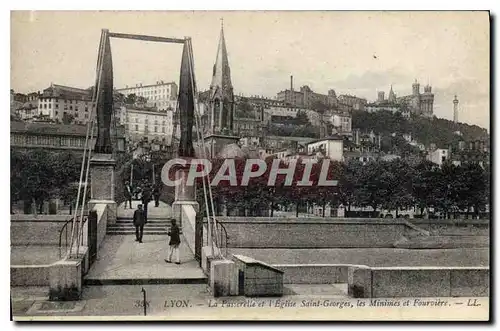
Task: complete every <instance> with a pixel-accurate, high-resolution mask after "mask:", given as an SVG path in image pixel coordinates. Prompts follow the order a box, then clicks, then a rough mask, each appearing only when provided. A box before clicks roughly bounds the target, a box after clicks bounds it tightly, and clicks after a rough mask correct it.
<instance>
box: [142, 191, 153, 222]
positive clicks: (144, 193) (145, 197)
mask: <svg viewBox="0 0 500 331" xmlns="http://www.w3.org/2000/svg"><path fill="white" fill-rule="evenodd" d="M141 198H142V199H141V200H142V204H143V205H144V223H147V222H148V203H149V201H151V188H150V187H149V184H145V185H144V188H143V190H142V197H141Z"/></svg>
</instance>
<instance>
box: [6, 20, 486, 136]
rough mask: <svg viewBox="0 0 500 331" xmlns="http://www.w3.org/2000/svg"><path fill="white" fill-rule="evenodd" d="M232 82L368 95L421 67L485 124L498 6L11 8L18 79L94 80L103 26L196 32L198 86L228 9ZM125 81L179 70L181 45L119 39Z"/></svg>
mask: <svg viewBox="0 0 500 331" xmlns="http://www.w3.org/2000/svg"><path fill="white" fill-rule="evenodd" d="M221 17H223V18H224V32H225V37H226V43H227V48H228V53H229V63H230V65H231V75H232V81H233V85H234V89H235V92H236V93H238V94H240V93H242V94H245V95H264V96H268V97H274V96H275V95H276V93H277V92H279V91H281V90H284V89H286V88H288V87H289V84H290V75H293V76H294V86H295V87H296V88H298V87H300V86H302V85H309V86H310V87H311V88H312V89H313V90H314V91H316V92H319V93H326V92H327V91H328V89H330V88H333V89H335V91H336V92H337V95H339V94H353V95H357V96H360V97H365V98H367V99H368V100H369V101H370V100H374V99H375V98H376V94H377V91H380V90H384V91H386V94H387V93H388V91H389V87H390V85H391V84H392V85H393V89H394V91H395V92H396V94H397V95H406V94H410V93H411V84H412V83H413V82H414V80H415V79H417V80H418V81H419V82H420V83H421V88H422V89H423V86H424V85H426V84H428V83H430V84H431V85H432V87H433V92H434V93H435V103H434V113H435V114H436V116H438V117H442V118H447V119H452V118H453V110H452V107H453V104H452V100H453V96H454V94H457V95H458V98H459V100H460V111H461V113H460V121H462V122H467V123H470V124H477V125H480V126H482V127H488V126H489V124H490V116H489V112H490V111H489V89H490V84H489V71H490V68H489V37H490V36H489V17H488V14H487V13H486V12H311V11H310V12H215V11H212V12H201V11H200V12H158V11H156V12H153V11H150V12H130V11H129V12H125V11H124V12H92V11H72V12H70V11H68V12H63V11H58V12H51V11H44V12H41V11H37V12H12V16H11V18H12V19H11V88H13V89H14V90H16V91H19V92H31V91H38V90H43V89H44V88H47V87H48V86H49V85H50V83H55V84H62V85H70V86H75V87H84V88H85V87H88V86H90V85H92V84H93V82H94V80H95V69H96V60H97V48H98V45H99V38H100V32H101V29H102V28H108V29H109V30H110V31H112V32H121V33H136V34H148V35H155V36H165V37H180V38H182V37H184V36H190V37H192V40H193V50H194V60H195V73H196V79H197V82H198V86H199V89H201V90H204V89H207V88H208V86H209V84H210V78H211V72H212V66H213V63H214V61H215V55H216V51H217V43H218V39H219V32H220V24H221V21H220V18H221ZM111 48H112V52H113V65H114V75H115V76H114V77H115V86H116V87H125V85H134V84H135V83H139V82H141V83H143V84H151V83H155V82H156V81H157V80H164V81H176V82H178V80H179V68H180V57H181V52H182V46H180V45H177V44H162V43H150V42H139V41H132V40H119V39H113V40H112V41H111Z"/></svg>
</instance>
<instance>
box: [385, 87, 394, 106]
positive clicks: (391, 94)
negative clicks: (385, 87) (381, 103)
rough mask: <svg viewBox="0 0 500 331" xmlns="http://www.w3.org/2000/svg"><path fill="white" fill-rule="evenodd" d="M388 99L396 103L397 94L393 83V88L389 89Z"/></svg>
mask: <svg viewBox="0 0 500 331" xmlns="http://www.w3.org/2000/svg"><path fill="white" fill-rule="evenodd" d="M387 101H389V103H396V94H394V91H393V90H392V85H391V90H390V91H389V99H388V100H387Z"/></svg>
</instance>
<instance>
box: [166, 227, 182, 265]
mask: <svg viewBox="0 0 500 331" xmlns="http://www.w3.org/2000/svg"><path fill="white" fill-rule="evenodd" d="M168 235H169V236H170V243H169V253H168V258H167V259H166V260H165V262H167V263H172V255H173V254H174V253H175V264H181V260H180V256H179V255H180V252H179V246H180V244H181V238H180V231H179V227H178V226H177V224H175V220H174V219H172V226H171V227H170V231H169V232H168Z"/></svg>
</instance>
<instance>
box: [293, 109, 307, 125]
mask: <svg viewBox="0 0 500 331" xmlns="http://www.w3.org/2000/svg"><path fill="white" fill-rule="evenodd" d="M294 124H295V125H311V122H310V121H309V117H308V116H307V114H306V112H305V111H303V110H299V111H297V116H296V117H295V118H294Z"/></svg>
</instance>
